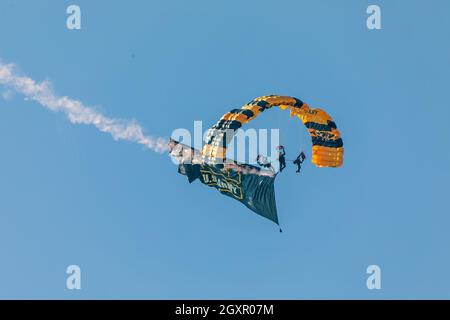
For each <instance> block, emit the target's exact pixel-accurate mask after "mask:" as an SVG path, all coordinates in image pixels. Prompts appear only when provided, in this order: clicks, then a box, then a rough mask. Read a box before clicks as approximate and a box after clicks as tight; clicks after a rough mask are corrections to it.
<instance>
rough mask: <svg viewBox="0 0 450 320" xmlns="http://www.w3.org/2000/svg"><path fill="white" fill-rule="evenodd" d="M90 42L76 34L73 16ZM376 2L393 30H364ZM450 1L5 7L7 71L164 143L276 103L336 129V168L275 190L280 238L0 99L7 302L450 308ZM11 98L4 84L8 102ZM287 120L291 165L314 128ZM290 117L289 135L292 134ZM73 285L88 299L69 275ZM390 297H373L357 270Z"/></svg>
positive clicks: (5, 3)
mask: <svg viewBox="0 0 450 320" xmlns="http://www.w3.org/2000/svg"><path fill="white" fill-rule="evenodd" d="M73 3H76V4H78V5H80V6H81V10H82V30H80V31H69V30H67V29H66V26H65V20H66V16H67V15H66V13H65V10H66V7H67V6H68V5H69V4H73ZM372 3H374V4H379V5H380V6H381V9H382V28H383V29H382V30H378V31H369V30H368V29H367V28H366V17H367V14H366V8H367V6H368V5H369V4H372ZM449 12H450V4H449V2H448V1H444V0H442V1H438V0H436V1H431V2H430V1H406V0H405V1H400V0H396V1H381V0H378V1H370V2H369V1H364V0H358V1H356V0H355V1H332V0H328V1H324V0H321V1H294V0H292V1H283V0H280V1H264V0H258V1H238V0H226V1H222V0H218V1H206V0H205V1H184V0H174V1H163V0H159V1H155V0H152V1H86V0H77V1H56V0H54V1H50V0H48V1H43V0H40V1H18V0H2V1H1V2H0V57H1V59H2V60H3V61H4V62H13V63H16V64H17V65H18V66H19V68H20V69H21V70H23V72H25V73H26V74H27V75H28V76H30V77H32V78H34V79H36V80H39V81H42V80H45V79H48V80H50V81H51V82H52V84H53V86H54V89H55V91H56V92H57V93H58V94H60V95H68V96H70V97H72V98H75V99H80V100H81V101H83V103H85V104H87V105H92V106H96V107H98V109H99V110H101V111H102V112H103V113H105V114H106V115H108V116H110V117H120V118H126V119H136V120H137V121H138V122H139V123H140V124H141V125H142V126H143V127H144V128H145V129H146V132H147V133H149V134H153V135H156V136H169V135H170V134H171V132H172V130H173V129H175V128H180V127H183V128H192V125H193V121H194V120H202V121H204V124H205V126H208V125H212V124H213V123H214V122H215V121H216V120H217V119H218V118H219V116H220V115H221V114H223V113H225V112H226V111H228V110H230V109H232V108H234V107H238V106H241V105H242V104H243V103H245V102H247V101H249V100H250V99H252V98H254V97H257V96H260V95H265V94H271V93H276V94H281V95H291V96H295V97H298V98H300V99H302V100H304V101H306V102H308V103H309V104H310V105H312V106H314V107H322V108H325V109H326V110H327V111H329V112H330V114H331V115H332V116H333V118H334V119H335V121H336V123H337V124H338V126H339V128H340V130H341V133H342V136H343V139H344V143H345V147H346V150H345V164H344V166H343V167H342V168H340V169H317V168H315V167H314V166H313V165H312V164H311V163H309V162H308V164H306V165H305V168H304V169H305V170H304V172H303V173H302V175H300V176H297V175H295V174H294V167H293V166H292V165H291V166H290V167H288V170H287V171H286V173H284V174H282V175H280V176H279V178H278V179H277V181H276V195H277V205H278V211H279V216H280V221H281V224H282V227H283V230H284V232H283V233H282V234H280V233H279V232H278V229H277V228H276V226H275V225H274V224H273V223H271V222H270V221H268V220H265V219H263V218H261V217H259V216H257V215H255V214H253V213H252V212H250V211H249V210H248V209H247V208H246V207H244V206H243V205H242V204H240V203H239V202H237V201H234V200H232V199H230V198H227V197H224V196H222V195H220V194H219V193H218V192H217V191H216V190H213V189H210V188H207V187H205V186H203V185H201V184H200V183H198V182H197V183H194V184H193V185H189V184H188V183H187V181H186V179H185V177H183V176H180V175H179V174H178V173H177V170H176V167H175V166H174V165H173V164H172V163H171V162H170V160H169V158H168V157H167V156H165V155H158V154H156V153H153V152H150V151H145V150H143V148H142V147H141V146H139V145H136V144H133V143H127V142H115V141H114V140H113V139H111V137H110V136H109V135H107V134H103V133H100V132H98V131H97V130H96V129H95V128H93V127H89V126H76V125H72V124H70V123H69V121H67V120H66V119H65V117H64V115H63V114H55V113H52V112H50V111H48V110H46V109H44V108H42V107H41V106H40V105H38V104H37V103H35V102H32V101H24V99H23V97H21V96H20V95H17V94H16V95H14V96H13V98H12V99H11V100H10V101H6V100H3V99H1V100H0V146H1V152H0V298H62V299H78V298H150V299H170V298H193V299H195V298H288V299H303V298H339V299H340V298H367V299H380V298H387V299H390V298H447V299H448V298H450V276H449V272H448V271H449V269H450V250H449V244H450V233H449V231H448V230H449V226H450V211H449V209H448V193H449V179H450V170H449V163H450V151H449V142H450V141H449V138H450V126H449V125H448V121H449V116H450V106H449V99H448V84H449V74H450V62H449V57H450V43H449V41H448V39H449V31H450V20H449V19H448V14H449ZM0 91H1V92H3V91H4V88H2V87H0ZM290 120H291V119H289V117H288V115H287V114H286V113H282V112H276V111H275V110H272V112H270V113H269V112H268V113H266V114H264V115H263V117H261V119H258V120H257V121H255V125H256V126H258V127H266V128H271V127H279V128H281V136H282V143H283V144H284V145H285V146H286V147H287V152H288V153H289V155H290V156H293V154H294V153H295V152H297V150H298V149H299V148H300V147H303V148H305V149H306V150H307V153H308V155H310V142H309V139H308V138H307V133H306V130H305V129H304V128H303V127H301V125H300V123H299V122H295V121H294V120H292V121H290ZM293 121H294V122H293ZM70 264H77V265H79V266H80V267H81V270H82V290H80V291H69V290H67V289H66V288H65V281H66V280H65V279H66V276H67V275H66V273H65V269H66V267H67V266H68V265H70ZM371 264H377V265H379V266H380V267H381V270H382V289H381V290H372V291H371V290H368V289H367V288H366V278H367V274H366V268H367V266H368V265H371Z"/></svg>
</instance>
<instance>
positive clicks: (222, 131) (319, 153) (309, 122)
mask: <svg viewBox="0 0 450 320" xmlns="http://www.w3.org/2000/svg"><path fill="white" fill-rule="evenodd" d="M275 106H278V107H279V108H280V109H281V110H286V109H289V110H290V115H291V117H293V116H296V117H298V118H299V119H300V120H301V121H302V122H303V124H304V125H305V126H306V128H307V129H308V132H309V134H310V136H311V140H312V157H311V161H312V163H314V164H315V165H316V166H317V167H340V166H342V164H343V161H344V146H343V142H342V139H341V134H340V132H339V130H338V129H337V126H336V123H335V122H334V121H333V119H332V118H331V117H330V116H329V115H328V114H327V113H326V112H325V111H324V110H322V109H318V108H310V107H309V106H308V105H307V104H306V103H303V102H302V101H301V100H299V99H297V98H293V97H288V96H277V95H268V96H262V97H259V98H256V99H253V100H252V101H250V102H249V103H247V104H245V105H244V106H243V107H242V108H240V109H233V110H231V111H230V112H228V113H226V114H224V115H223V116H222V117H221V118H220V120H219V121H218V122H217V123H216V124H215V125H213V126H212V127H211V128H210V129H208V131H207V133H206V141H205V142H206V143H205V145H204V146H203V148H202V150H201V151H199V150H195V149H193V148H191V147H188V146H186V145H183V144H181V143H179V142H178V141H175V140H171V141H170V142H169V147H170V154H171V156H172V157H174V158H176V159H177V160H178V161H179V167H178V172H179V173H180V174H183V175H185V176H187V177H188V181H189V183H192V182H193V181H195V180H197V179H198V180H200V182H201V183H203V184H205V185H207V186H209V187H214V188H216V189H217V190H218V191H219V192H221V193H222V194H224V195H227V196H229V197H232V198H234V199H236V200H238V201H240V202H241V203H243V204H244V205H245V206H247V207H248V208H249V209H251V210H252V211H254V212H256V213H257V214H259V215H261V216H263V217H265V218H267V219H269V220H272V221H273V222H275V223H276V224H278V214H277V208H276V201H275V191H274V182H275V178H276V177H277V174H276V173H275V172H273V171H271V170H267V169H265V168H264V167H262V168H259V167H256V166H253V165H250V164H242V163H238V162H237V161H235V160H232V159H226V157H225V156H226V150H227V146H228V144H229V143H230V142H231V140H232V139H233V136H234V134H235V133H236V131H237V130H238V129H239V128H240V127H242V125H243V124H244V123H248V122H249V121H251V120H253V119H254V118H256V117H257V116H258V115H259V114H260V113H261V112H263V111H265V110H266V109H270V108H272V107H275ZM280 231H281V229H280Z"/></svg>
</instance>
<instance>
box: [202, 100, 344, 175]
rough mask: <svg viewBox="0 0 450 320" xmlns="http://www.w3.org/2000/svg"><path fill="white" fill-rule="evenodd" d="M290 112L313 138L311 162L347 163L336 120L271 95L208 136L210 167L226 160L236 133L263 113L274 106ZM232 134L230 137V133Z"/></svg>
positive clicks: (236, 112) (220, 124)
mask: <svg viewBox="0 0 450 320" xmlns="http://www.w3.org/2000/svg"><path fill="white" fill-rule="evenodd" d="M275 106H277V107H279V108H280V109H281V110H285V109H289V110H290V115H291V117H292V116H296V117H298V118H299V119H300V120H301V121H302V122H303V124H304V125H305V126H306V128H308V132H309V134H310V136H311V139H312V157H311V161H312V163H314V164H315V165H316V166H318V167H340V166H341V165H342V163H343V161H344V146H343V142H342V139H341V134H340V132H339V130H338V129H337V127H336V123H335V122H334V121H333V119H332V118H331V117H330V116H329V115H328V114H327V113H326V112H325V111H324V110H322V109H318V108H310V107H309V106H308V105H307V104H306V103H303V102H302V101H301V100H299V99H297V98H293V97H288V96H277V95H269V96H262V97H259V98H256V99H253V100H252V101H250V102H249V103H247V104H245V105H244V106H243V107H242V108H240V109H233V110H231V111H230V112H228V113H226V114H224V115H223V116H222V117H221V118H220V120H219V121H218V122H217V123H216V124H215V125H214V126H212V127H211V128H210V129H209V130H208V132H207V135H206V144H205V145H204V146H203V149H202V155H203V156H204V157H205V161H206V162H207V163H210V164H214V163H217V162H218V160H220V161H223V160H224V159H225V155H226V151H227V145H228V143H230V142H231V140H232V139H233V135H234V133H235V132H236V131H237V130H238V129H239V128H240V127H242V125H243V124H244V123H247V122H249V121H251V120H253V119H254V118H256V117H257V116H258V115H259V114H260V113H261V112H263V111H264V110H266V109H270V108H272V107H275ZM230 131H231V134H230Z"/></svg>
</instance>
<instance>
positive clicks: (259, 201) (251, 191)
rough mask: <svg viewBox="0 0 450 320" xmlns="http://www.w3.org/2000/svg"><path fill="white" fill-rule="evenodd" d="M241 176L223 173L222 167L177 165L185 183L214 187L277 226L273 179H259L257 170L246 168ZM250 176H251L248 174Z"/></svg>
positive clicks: (270, 177) (224, 170)
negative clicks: (197, 181)
mask: <svg viewBox="0 0 450 320" xmlns="http://www.w3.org/2000/svg"><path fill="white" fill-rule="evenodd" d="M236 166H237V167H238V168H239V167H241V168H242V167H243V168H244V169H245V170H244V172H245V173H244V172H242V171H240V170H239V169H238V170H233V169H224V166H223V165H208V164H206V163H203V164H186V163H182V164H180V165H179V169H178V172H180V173H181V174H184V175H186V176H187V177H188V179H189V182H193V181H195V180H196V179H200V181H201V182H202V183H203V184H206V185H207V186H210V187H214V188H216V189H217V190H219V191H220V192H221V193H222V194H224V195H227V196H229V197H231V198H233V199H236V200H238V201H240V202H242V203H243V204H244V205H246V206H247V207H248V208H249V209H250V210H252V211H254V212H256V213H257V214H259V215H261V216H263V217H265V218H267V219H269V220H272V221H273V222H275V223H276V224H278V215H277V207H276V203H275V190H274V181H275V176H274V175H260V174H258V173H259V172H260V168H258V167H254V166H250V165H236ZM250 172H252V173H250Z"/></svg>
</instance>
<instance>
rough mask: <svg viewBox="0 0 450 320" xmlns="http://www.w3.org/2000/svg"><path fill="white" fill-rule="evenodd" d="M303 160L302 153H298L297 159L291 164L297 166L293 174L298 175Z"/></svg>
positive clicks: (303, 155)
mask: <svg viewBox="0 0 450 320" xmlns="http://www.w3.org/2000/svg"><path fill="white" fill-rule="evenodd" d="M305 158H306V155H305V153H304V152H303V151H302V152H300V154H299V155H298V157H297V158H296V159H295V160H294V161H293V163H294V164H296V165H297V171H295V172H297V173H300V170H301V169H302V163H303V161H304V160H305Z"/></svg>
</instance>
